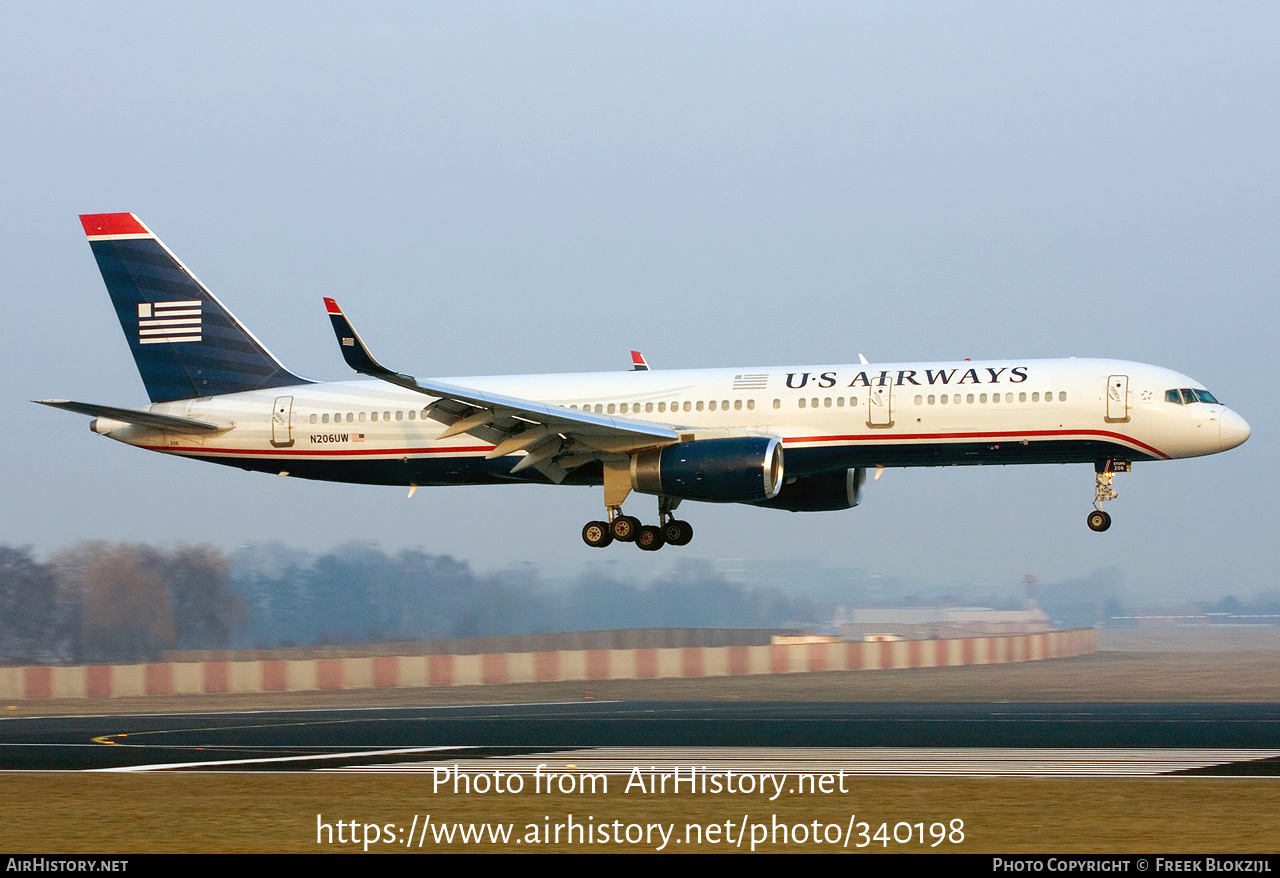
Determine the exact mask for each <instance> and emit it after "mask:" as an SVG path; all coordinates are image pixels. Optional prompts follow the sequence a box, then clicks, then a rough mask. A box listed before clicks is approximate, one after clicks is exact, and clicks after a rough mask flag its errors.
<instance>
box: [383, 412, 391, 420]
mask: <svg viewBox="0 0 1280 878" xmlns="http://www.w3.org/2000/svg"><path fill="white" fill-rule="evenodd" d="M382 420H384V421H389V420H391V412H383V413H382Z"/></svg>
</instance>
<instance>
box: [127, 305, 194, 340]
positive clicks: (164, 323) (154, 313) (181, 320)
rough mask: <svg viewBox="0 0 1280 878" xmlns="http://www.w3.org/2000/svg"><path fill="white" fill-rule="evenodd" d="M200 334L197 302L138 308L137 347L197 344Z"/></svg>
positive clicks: (140, 306)
mask: <svg viewBox="0 0 1280 878" xmlns="http://www.w3.org/2000/svg"><path fill="white" fill-rule="evenodd" d="M200 332H201V329H200V300H199V299H191V300H188V301H182V302H142V303H140V304H139V305H138V344H159V343H160V342H165V341H167V342H175V341H200Z"/></svg>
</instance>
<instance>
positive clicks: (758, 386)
mask: <svg viewBox="0 0 1280 878" xmlns="http://www.w3.org/2000/svg"><path fill="white" fill-rule="evenodd" d="M768 384H769V374H768V373H767V372H766V373H765V374H763V375H734V376H733V389H734V390H764V389H765V387H766V386H768Z"/></svg>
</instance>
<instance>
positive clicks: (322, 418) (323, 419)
mask: <svg viewBox="0 0 1280 878" xmlns="http://www.w3.org/2000/svg"><path fill="white" fill-rule="evenodd" d="M320 423H322V424H327V423H329V413H328V412H325V413H324V414H323V415H321V416H320Z"/></svg>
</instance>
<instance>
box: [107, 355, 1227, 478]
mask: <svg viewBox="0 0 1280 878" xmlns="http://www.w3.org/2000/svg"><path fill="white" fill-rule="evenodd" d="M445 380H446V381H448V382H449V383H454V384H458V385H461V386H465V387H470V388H475V389H477V390H481V391H486V392H493V393H501V394H504V395H507V396H513V397H521V398H525V399H530V400H538V401H541V402H545V403H549V404H553V405H557V406H562V407H565V408H571V409H579V410H582V409H589V410H590V411H592V412H596V413H599V414H603V415H605V416H608V415H616V416H617V417H618V418H619V419H626V420H630V421H637V420H640V421H648V422H654V423H660V424H665V425H670V426H671V427H673V428H675V429H677V430H679V431H681V433H682V439H685V438H706V437H711V436H718V435H749V434H765V435H769V436H774V437H778V438H780V439H781V440H782V441H783V444H784V447H785V450H786V457H787V472H788V474H803V473H805V472H817V471H821V470H827V469H832V468H834V467H838V466H846V465H847V466H934V465H957V464H985V463H1070V462H1086V461H1095V462H1096V461H1101V460H1106V459H1120V460H1160V459H1170V458H1181V457H1194V456H1197V455H1205V454H1213V453H1215V452H1219V451H1223V450H1226V449H1229V448H1233V447H1235V446H1237V445H1239V444H1241V443H1242V442H1244V440H1245V439H1246V438H1247V437H1248V435H1249V428H1248V425H1247V424H1246V423H1245V421H1244V419H1243V418H1241V417H1240V416H1239V415H1237V414H1236V413H1235V412H1233V411H1231V410H1230V409H1228V408H1227V407H1226V406H1224V405H1221V404H1216V403H1209V402H1200V401H1196V402H1193V403H1190V404H1186V403H1181V402H1179V403H1175V402H1171V401H1169V399H1168V393H1169V391H1171V390H1179V389H1195V388H1201V387H1202V385H1200V384H1199V383H1198V382H1196V381H1194V380H1193V379H1191V378H1188V377H1187V376H1185V375H1182V374H1179V373H1177V372H1173V371H1170V370H1168V369H1163V368H1160V367H1156V366H1148V365H1144V364H1141V363H1133V362H1126V361H1121V360H1098V359H1062V360H1002V361H985V362H970V361H967V360H966V361H962V362H943V363H879V364H869V365H841V366H823V365H818V366H794V367H782V368H779V367H761V368H742V369H700V370H684V371H677V370H671V371H636V372H607V373H582V374H560V375H513V376H493V377H469V378H456V379H445ZM432 399H433V398H432V397H430V396H426V395H423V394H420V393H416V392H413V391H410V390H405V389H402V388H399V387H396V386H394V385H391V384H387V383H385V382H382V381H377V380H355V381H341V382H332V383H319V384H303V385H298V386H295V387H281V388H274V389H271V390H262V391H250V392H244V393H232V394H226V395H223V396H217V397H210V398H203V399H191V400H182V401H177V402H170V403H161V404H156V405H152V406H151V407H150V408H151V411H154V412H160V413H165V414H171V415H177V416H181V417H187V418H194V419H198V420H208V421H211V422H215V423H221V424H226V425H230V429H227V430H224V431H222V432H219V433H213V434H203V435H182V434H177V433H168V432H163V431H158V430H154V429H149V428H144V427H139V426H133V425H119V424H117V425H114V426H113V425H112V424H110V423H104V424H102V425H101V426H98V427H95V429H98V430H99V431H100V432H106V433H107V434H108V435H110V436H111V437H112V438H115V439H119V440H121V441H124V442H127V443H128V444H131V445H137V446H140V447H145V448H148V449H151V450H155V451H163V452H168V453H172V454H180V455H186V456H194V457H198V458H202V459H205V460H211V461H216V462H220V463H226V464H231V465H237V466H242V467H245V468H249V469H257V470H263V471H268V472H287V473H290V474H294V475H299V476H303V477H308V478H323V479H332V480H336V481H353V482H371V483H381V484H458V483H470V482H476V481H525V480H529V481H543V479H542V478H541V477H540V476H539V475H538V473H537V472H536V471H533V470H527V471H525V472H524V473H521V474H520V475H519V476H506V475H504V473H505V472H509V470H510V468H511V466H512V465H513V464H514V463H515V462H516V461H517V460H518V458H519V455H513V456H510V457H506V458H500V459H498V460H496V461H485V456H486V454H488V453H489V452H491V451H492V450H493V445H492V444H491V443H489V442H484V441H481V440H477V439H475V438H473V437H471V436H469V435H467V434H465V433H463V434H459V435H454V436H452V437H449V438H447V439H443V440H442V439H440V436H441V434H442V433H443V432H444V431H445V429H446V428H445V425H443V424H441V423H438V422H437V421H435V420H432V419H431V418H429V417H425V416H424V411H423V410H424V408H425V407H426V406H427V405H429V404H430V403H431V402H432ZM685 431H687V434H686V432H685ZM482 461H483V462H484V463H485V465H484V466H483V467H479V468H477V467H476V466H469V465H468V462H472V463H475V464H479V463H480V462H482ZM375 463H378V464H382V465H379V466H370V464H375Z"/></svg>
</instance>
